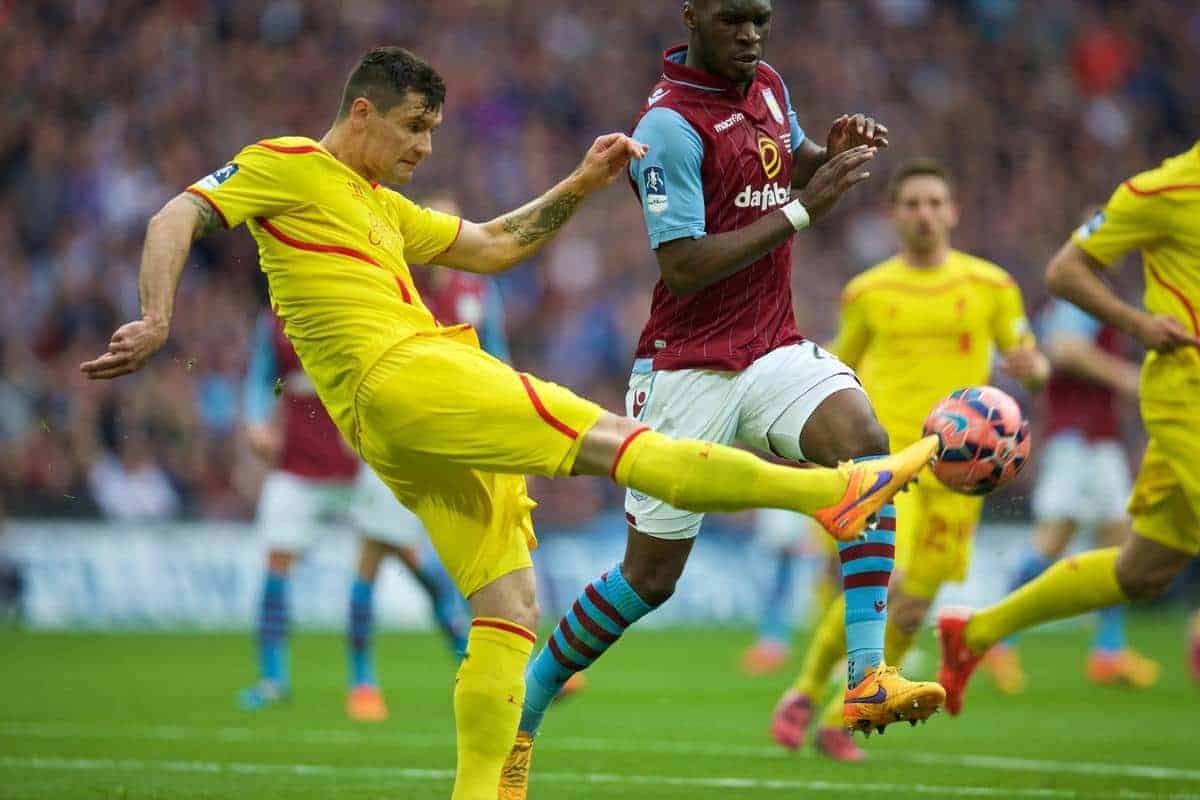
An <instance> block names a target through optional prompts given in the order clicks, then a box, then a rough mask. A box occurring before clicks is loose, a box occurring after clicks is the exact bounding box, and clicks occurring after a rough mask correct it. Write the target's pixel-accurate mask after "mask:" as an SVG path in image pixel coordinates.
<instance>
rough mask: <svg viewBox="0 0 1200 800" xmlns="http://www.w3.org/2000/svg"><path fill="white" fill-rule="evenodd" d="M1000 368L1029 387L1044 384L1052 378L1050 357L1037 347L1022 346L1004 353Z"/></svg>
mask: <svg viewBox="0 0 1200 800" xmlns="http://www.w3.org/2000/svg"><path fill="white" fill-rule="evenodd" d="M1000 369H1002V370H1004V371H1005V373H1007V374H1008V376H1009V377H1010V378H1012V379H1013V380H1015V381H1019V382H1020V383H1023V384H1025V385H1026V386H1027V387H1036V386H1041V385H1043V384H1044V383H1045V382H1046V381H1047V380H1049V378H1050V359H1048V358H1046V356H1044V355H1043V354H1042V352H1041V351H1040V350H1038V349H1037V348H1036V347H1022V348H1020V349H1018V350H1011V351H1009V352H1008V353H1005V354H1004V358H1003V360H1001V362H1000Z"/></svg>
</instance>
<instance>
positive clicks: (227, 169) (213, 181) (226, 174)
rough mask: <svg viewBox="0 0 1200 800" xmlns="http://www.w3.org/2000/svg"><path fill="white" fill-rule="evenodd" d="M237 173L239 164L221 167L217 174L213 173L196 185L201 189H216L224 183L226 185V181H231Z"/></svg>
mask: <svg viewBox="0 0 1200 800" xmlns="http://www.w3.org/2000/svg"><path fill="white" fill-rule="evenodd" d="M237 171H238V165H237V164H226V165H225V166H223V167H221V168H220V169H219V170H217V171H216V172H213V173H212V174H211V175H207V176H205V177H204V178H202V179H200V180H199V181H197V182H196V185H197V186H199V187H200V188H201V189H215V188H217V187H218V186H220V185H221V184H222V183H224V182H225V181H227V180H229V179H230V178H232V177H233V176H234V175H236V174H237Z"/></svg>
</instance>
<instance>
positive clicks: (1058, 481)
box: [1033, 431, 1131, 525]
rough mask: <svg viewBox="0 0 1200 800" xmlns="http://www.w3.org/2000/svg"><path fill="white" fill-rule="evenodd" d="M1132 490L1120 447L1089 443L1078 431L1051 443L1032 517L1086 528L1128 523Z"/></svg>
mask: <svg viewBox="0 0 1200 800" xmlns="http://www.w3.org/2000/svg"><path fill="white" fill-rule="evenodd" d="M1130 491H1131V485H1130V477H1129V462H1128V461H1127V460H1126V458H1125V451H1124V450H1123V449H1122V448H1121V445H1120V443H1118V442H1115V441H1113V440H1111V439H1103V440H1099V441H1094V442H1089V441H1088V440H1086V439H1084V438H1083V437H1082V436H1080V435H1079V434H1078V433H1076V432H1075V431H1064V432H1062V433H1059V434H1056V435H1055V436H1054V437H1052V438H1051V439H1050V441H1048V442H1046V446H1045V448H1044V449H1043V450H1042V454H1041V458H1040V459H1039V462H1038V479H1037V486H1036V487H1035V488H1034V490H1033V515H1034V517H1035V518H1036V519H1037V520H1038V521H1039V522H1040V521H1045V520H1055V519H1069V520H1075V521H1076V522H1078V523H1079V524H1081V525H1089V524H1096V523H1100V522H1108V521H1110V520H1119V519H1123V518H1125V516H1126V514H1125V504H1126V503H1127V502H1128V501H1129V493H1130Z"/></svg>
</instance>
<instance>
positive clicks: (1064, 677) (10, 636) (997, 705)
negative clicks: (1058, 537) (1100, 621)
mask: <svg viewBox="0 0 1200 800" xmlns="http://www.w3.org/2000/svg"><path fill="white" fill-rule="evenodd" d="M1184 630H1185V623H1184V620H1183V618H1182V617H1181V616H1163V615H1161V614H1156V615H1141V616H1137V617H1135V618H1134V621H1133V624H1132V625H1131V630H1130V636H1131V639H1132V641H1134V642H1136V643H1137V645H1138V646H1139V647H1140V648H1141V649H1142V650H1144V651H1145V652H1147V653H1148V654H1150V655H1152V656H1154V657H1156V658H1158V659H1160V660H1161V661H1162V663H1163V679H1162V681H1161V683H1160V684H1159V686H1158V687H1156V688H1155V689H1152V690H1149V691H1144V692H1133V691H1129V690H1122V689H1113V688H1099V687H1094V686H1092V685H1091V684H1089V683H1087V682H1086V681H1085V680H1084V679H1083V676H1082V666H1083V658H1084V654H1085V648H1086V646H1087V642H1088V638H1089V637H1088V633H1087V631H1085V630H1068V631H1062V632H1055V633H1048V634H1042V635H1034V636H1029V637H1027V638H1026V639H1025V640H1024V642H1023V643H1022V653H1023V656H1024V659H1025V662H1026V666H1027V668H1028V670H1029V672H1030V675H1031V678H1032V682H1031V688H1030V690H1029V691H1028V692H1027V693H1026V694H1023V695H1021V696H1019V697H1015V698H1010V697H1003V696H1001V695H998V694H997V693H996V692H995V691H994V690H993V689H992V688H991V687H990V686H989V685H988V683H987V680H986V678H985V677H984V676H978V679H977V681H976V682H975V684H974V685H973V686H972V690H971V693H970V694H969V696H968V700H967V706H966V711H965V712H964V715H963V716H962V717H960V718H957V719H951V718H949V717H948V716H946V715H938V716H936V717H934V718H933V719H932V720H931V721H930V722H929V724H927V725H925V726H920V727H917V728H911V729H910V728H909V727H908V726H904V725H896V726H893V727H891V728H889V729H888V733H887V735H886V736H883V737H879V736H874V737H872V738H871V739H870V741H869V742H868V744H867V747H868V750H869V752H870V759H869V760H868V761H867V762H866V763H865V764H861V765H854V766H848V765H841V764H834V763H830V762H829V761H826V760H823V759H821V758H820V757H818V756H816V755H814V754H813V753H812V751H811V750H805V751H802V752H800V753H798V754H792V753H785V752H784V751H782V750H780V749H779V748H777V747H776V746H775V745H774V744H773V743H772V742H771V741H770V739H769V738H768V736H767V734H766V728H767V721H768V716H769V714H770V711H771V708H772V705H773V704H774V702H775V699H776V697H777V696H778V694H779V692H780V690H781V688H782V687H783V685H784V684H785V683H786V682H787V680H788V678H789V676H790V674H791V671H792V667H789V669H788V670H787V671H786V672H785V673H781V674H780V675H778V676H775V677H770V678H757V679H750V678H745V677H742V676H741V675H739V674H738V673H737V672H736V670H735V663H736V659H737V655H738V653H739V651H740V649H741V647H743V646H744V645H746V644H747V643H748V642H749V641H750V639H751V635H750V633H749V632H747V631H739V630H730V629H695V630H673V631H657V630H643V631H638V630H634V631H632V632H631V633H630V634H628V635H627V636H626V637H625V638H624V639H623V640H622V641H621V643H620V644H618V645H617V646H616V647H615V648H614V649H613V651H612V652H611V653H609V654H608V655H607V656H606V657H605V658H604V660H603V661H602V662H600V664H599V665H598V667H597V668H595V669H593V670H591V671H590V672H589V677H590V678H591V685H590V687H589V688H588V690H587V691H586V693H584V694H581V695H579V696H578V697H575V698H572V699H570V700H569V701H567V702H564V703H562V704H561V705H559V706H558V707H556V708H554V709H552V710H551V712H550V714H548V715H547V719H546V723H545V726H544V727H543V730H542V735H541V737H540V738H539V740H538V744H537V747H536V748H535V750H534V761H533V767H534V769H533V775H534V778H533V784H532V789H531V792H530V797H531V800H550V799H551V798H554V799H555V800H559V799H560V798H561V799H563V800H601V799H602V798H605V799H607V798H612V800H616V798H623V799H624V798H639V799H640V798H663V799H664V800H683V798H687V799H688V800H704V799H705V798H721V800H731V798H755V799H757V798H772V797H778V798H799V797H835V798H839V799H840V800H841V799H844V798H854V797H860V796H862V797H867V796H870V797H872V798H888V800H900V799H901V798H929V797H976V798H978V797H985V798H988V797H994V798H1025V797H1030V798H1159V797H1178V798H1184V797H1197V798H1200V756H1197V750H1196V735H1197V733H1200V721H1198V720H1200V716H1198V713H1197V712H1198V711H1200V709H1198V706H1197V701H1198V700H1200V695H1198V693H1197V689H1196V688H1195V687H1194V686H1193V685H1192V684H1191V682H1190V680H1189V678H1188V677H1187V674H1186V670H1185V664H1184V660H1183V655H1184V651H1183V638H1182V637H1183V634H1184ZM801 638H803V637H801ZM801 644H802V642H801ZM342 646H343V645H342V640H341V638H340V637H338V636H335V635H326V634H313V633H307V634H306V633H301V634H298V635H297V636H295V637H294V646H293V655H292V664H293V673H294V682H295V693H294V696H293V698H292V699H291V700H290V701H289V702H288V703H287V704H285V705H283V706H281V707H278V708H272V709H268V710H265V711H260V712H254V713H248V712H240V711H237V710H236V709H235V708H234V704H233V697H234V692H235V690H236V689H238V688H239V687H241V686H243V685H245V684H247V683H248V682H249V678H250V676H251V670H252V663H253V661H252V650H251V643H250V639H249V636H248V635H245V634H166V635H157V634H154V635H151V634H83V633H70V634H49V633H23V632H14V631H7V632H2V633H0V652H2V653H3V657H2V658H0V798H6V799H7V798H21V800H76V799H77V798H79V799H82V798H96V799H98V800H99V799H104V800H108V799H110V798H112V799H116V798H121V799H122V800H124V799H126V798H129V799H133V798H137V799H138V800H150V798H155V799H156V800H157V799H159V798H161V799H162V800H168V799H169V800H199V798H256V799H257V798H263V799H264V800H268V799H275V798H278V799H279V800H285V799H286V800H304V798H322V800H349V799H350V798H354V799H355V800H375V799H377V798H379V799H382V798H389V800H390V799H392V798H396V799H400V798H403V799H404V800H410V799H411V800H423V799H424V798H447V797H449V794H450V784H451V775H452V771H453V768H454V728H453V723H452V720H451V698H450V687H451V683H452V680H453V674H454V664H453V663H452V661H451V660H450V657H449V656H448V655H447V653H446V652H445V650H444V648H443V646H442V644H441V642H440V640H439V639H437V638H436V637H435V636H434V635H433V634H384V635H382V636H380V637H379V641H378V644H377V659H378V666H379V671H380V673H381V680H382V682H383V686H384V690H385V692H386V695H387V698H388V701H389V704H390V706H391V711H392V718H391V720H389V721H388V722H386V723H383V724H378V725H363V724H356V723H352V722H350V721H348V720H347V719H346V718H345V716H344V714H343V710H342V705H343V702H344V699H345V695H344V692H345V686H344V680H345V664H344V654H343V649H342ZM922 647H923V649H924V651H925V652H926V654H927V656H928V659H927V668H926V669H925V670H924V672H926V673H931V672H932V671H933V660H934V658H935V655H936V651H935V648H934V646H933V642H932V636H929V635H927V636H926V638H925V639H924V640H923V643H922Z"/></svg>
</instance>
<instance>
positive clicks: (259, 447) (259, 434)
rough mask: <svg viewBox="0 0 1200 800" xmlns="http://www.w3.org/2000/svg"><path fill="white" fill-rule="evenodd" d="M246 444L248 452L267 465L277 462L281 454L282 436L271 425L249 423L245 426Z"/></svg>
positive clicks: (276, 428) (277, 429)
mask: <svg viewBox="0 0 1200 800" xmlns="http://www.w3.org/2000/svg"><path fill="white" fill-rule="evenodd" d="M246 443H247V444H248V445H249V446H250V452H251V453H254V455H256V456H258V457H259V458H261V459H262V460H263V461H265V462H266V463H268V464H274V463H275V462H276V461H278V460H279V454H280V453H281V452H283V436H282V435H281V434H280V432H279V428H278V427H276V426H275V425H271V424H265V425H264V424H261V423H250V424H248V425H246Z"/></svg>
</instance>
